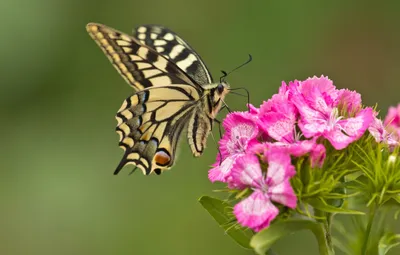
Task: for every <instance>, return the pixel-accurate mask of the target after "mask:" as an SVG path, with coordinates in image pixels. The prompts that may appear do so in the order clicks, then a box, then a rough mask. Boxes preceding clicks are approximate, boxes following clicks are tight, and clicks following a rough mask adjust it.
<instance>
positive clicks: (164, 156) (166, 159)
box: [154, 149, 171, 166]
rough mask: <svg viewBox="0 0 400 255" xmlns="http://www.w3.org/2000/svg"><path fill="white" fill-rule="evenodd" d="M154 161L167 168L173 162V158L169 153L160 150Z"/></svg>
mask: <svg viewBox="0 0 400 255" xmlns="http://www.w3.org/2000/svg"><path fill="white" fill-rule="evenodd" d="M154 161H155V162H156V164H157V165H159V166H167V165H168V164H169V163H170V162H171V156H170V155H169V153H168V151H166V150H164V149H159V151H157V152H156V155H154Z"/></svg>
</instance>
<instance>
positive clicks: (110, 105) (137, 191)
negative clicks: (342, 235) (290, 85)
mask: <svg viewBox="0 0 400 255" xmlns="http://www.w3.org/2000/svg"><path fill="white" fill-rule="evenodd" d="M374 2H375V1H369V2H367V1H345V0H341V1H317V0H315V1H296V0H292V1H270V0H264V1H232V0H231V1H228V0H224V1H212V0H204V1H184V0H179V1H166V0H157V1H155V0H153V1H150V0H148V1H138V0H129V1H128V0H114V1H110V0H107V1H106V0H90V1H88V0H86V1H85V0H69V1H51V0H32V1H23V0H2V1H1V5H0V9H1V10H2V12H1V13H2V14H1V22H0V27H1V31H3V32H2V36H1V39H0V46H1V47H0V56H1V57H0V63H1V66H0V74H1V76H0V77H1V78H0V79H1V86H2V92H1V93H0V113H1V133H0V136H1V140H0V143H1V147H0V148H1V161H0V164H1V172H0V173H1V176H0V199H1V200H0V201H1V202H0V203H1V208H0V254H2V255H3V254H12V255H14V254H41V255H43V254H230V255H233V254H252V252H251V251H244V250H241V249H240V248H239V247H238V246H237V245H236V244H235V243H234V242H233V241H231V240H230V238H229V237H228V236H226V235H224V233H223V231H222V230H221V229H219V227H218V226H217V224H216V223H215V222H214V221H213V220H212V219H211V217H210V216H209V215H208V214H207V212H206V211H204V210H203V209H202V207H201V206H200V205H199V204H198V202H197V199H198V198H199V197H200V196H201V195H203V194H208V195H211V194H212V190H213V189H217V188H221V187H222V186H220V185H218V184H214V185H213V184H211V183H210V182H209V181H208V179H207V170H208V169H209V166H210V165H211V164H212V163H213V161H214V159H215V155H216V151H217V150H216V147H215V146H214V144H213V142H212V141H211V138H210V139H209V141H208V149H207V150H206V152H205V155H203V156H202V157H201V158H198V159H195V158H193V157H192V156H191V153H190V150H189V147H188V145H187V144H186V141H182V143H181V146H180V158H179V160H178V161H177V164H176V166H175V167H174V168H173V170H172V171H169V172H167V173H164V174H163V175H162V176H155V175H154V176H149V177H146V176H143V175H142V174H141V173H140V172H136V173H135V174H133V175H131V176H128V174H127V173H128V172H129V170H130V169H129V167H127V168H126V169H125V171H123V172H122V174H120V175H118V176H113V175H112V173H113V171H114V169H115V167H116V165H117V164H118V162H119V160H120V158H121V157H122V150H121V149H119V148H118V146H117V140H118V136H117V134H116V133H115V132H114V127H115V125H116V121H115V119H114V115H115V113H116V110H117V109H118V108H119V107H120V105H121V103H122V101H123V100H124V99H125V98H126V97H127V96H128V95H129V94H130V93H131V92H132V90H131V89H130V87H129V86H128V85H127V84H126V83H125V82H124V80H123V79H122V78H121V77H119V75H118V73H117V72H116V71H115V70H114V68H113V67H112V65H111V64H110V63H109V62H108V60H107V59H106V57H105V56H104V55H103V53H102V52H101V51H100V49H99V48H98V47H97V45H96V44H95V43H94V42H93V40H92V39H91V38H90V37H89V36H88V34H87V33H86V30H85V25H86V23H88V22H99V23H103V24H106V25H108V26H111V27H114V28H116V29H118V30H121V31H125V32H127V33H130V32H131V31H132V28H133V27H134V26H137V25H139V24H144V23H153V24H162V25H164V26H166V27H169V28H171V29H172V30H174V31H176V32H177V33H178V34H179V35H181V36H182V37H183V38H184V39H186V40H187V41H188V42H189V43H190V44H191V45H192V46H193V47H194V48H195V49H196V50H197V51H198V52H199V54H200V55H201V56H202V57H203V59H204V60H205V61H206V63H207V64H208V66H209V68H210V70H211V71H212V73H213V74H214V78H218V77H219V75H220V70H221V69H224V70H229V69H230V68H232V67H234V66H236V65H238V64H240V63H242V62H243V61H245V60H246V59H247V54H248V53H251V54H252V55H253V58H254V60H253V62H252V63H251V64H250V65H248V66H246V67H245V68H243V69H241V70H240V71H237V72H235V73H234V74H232V75H231V76H230V77H229V79H228V81H229V82H230V83H231V85H232V86H233V87H242V86H245V87H247V88H248V90H249V91H250V93H251V101H252V103H254V104H255V105H259V104H260V103H261V102H262V100H266V99H268V98H269V97H270V96H271V94H272V93H274V92H276V91H277V88H278V86H279V85H280V84H281V81H282V80H285V81H290V80H293V79H305V78H307V77H309V76H313V75H318V76H319V75H321V74H324V75H328V76H329V77H330V78H331V79H333V80H334V82H335V84H336V85H337V86H338V87H348V88H350V89H356V90H357V91H359V92H360V93H362V95H363V102H364V103H365V104H368V105H374V104H375V103H378V104H379V107H380V109H382V111H383V112H386V110H387V107H388V106H389V105H393V104H396V103H397V102H398V101H400V100H399V99H400V97H399V93H400V86H399V84H398V81H397V78H398V77H397V76H398V73H399V70H400V47H399V46H400V32H399V25H400V17H399V11H400V3H399V2H398V1H394V0H393V1H382V3H374ZM376 2H377V1H376ZM227 102H228V104H229V105H230V108H232V109H235V110H243V109H245V102H246V101H245V99H244V98H241V97H237V96H235V95H231V96H229V98H228V99H227ZM223 115H225V112H223V114H221V118H222V117H223ZM182 140H183V139H182ZM275 248H276V251H277V252H279V253H280V254H316V253H317V247H316V242H315V240H314V238H313V237H312V235H311V234H309V233H307V232H301V233H299V234H296V235H294V236H291V237H289V238H285V239H284V240H282V241H280V242H278V244H277V245H276V247H275ZM301 251H302V252H301ZM393 254H395V253H393Z"/></svg>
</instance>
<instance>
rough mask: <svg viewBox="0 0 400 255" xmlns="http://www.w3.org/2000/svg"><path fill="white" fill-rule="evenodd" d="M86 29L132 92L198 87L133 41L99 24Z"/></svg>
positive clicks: (170, 63)
mask: <svg viewBox="0 0 400 255" xmlns="http://www.w3.org/2000/svg"><path fill="white" fill-rule="evenodd" d="M86 29H87V31H88V33H89V34H90V36H91V37H92V38H93V40H94V41H95V42H96V43H97V44H98V45H99V46H100V48H101V49H102V50H103V52H104V53H105V54H106V56H107V57H108V58H109V60H110V61H111V63H112V64H113V65H114V67H115V68H116V69H117V71H118V72H119V73H120V74H121V76H122V77H123V78H124V79H125V80H126V81H127V82H128V83H129V84H130V85H131V86H132V87H133V88H134V89H135V90H136V91H140V90H143V89H145V88H148V87H152V86H165V85H170V84H190V85H192V86H196V87H199V86H198V85H196V84H195V83H194V82H193V81H192V79H191V78H190V77H189V76H188V75H186V74H185V73H184V72H183V71H182V70H181V69H179V68H178V67H177V66H176V65H175V64H174V63H172V62H170V61H168V60H167V59H166V58H165V57H164V56H162V55H161V54H159V53H157V52H156V51H155V50H154V49H152V48H151V47H148V46H146V45H143V44H141V43H140V42H139V41H138V40H137V39H135V38H134V37H132V36H130V35H127V34H124V33H122V32H120V31H117V30H115V29H113V28H110V27H107V26H105V25H102V24H96V23H89V24H88V25H87V26H86Z"/></svg>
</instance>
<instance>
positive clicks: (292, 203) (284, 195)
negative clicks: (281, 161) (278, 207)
mask: <svg viewBox="0 0 400 255" xmlns="http://www.w3.org/2000/svg"><path fill="white" fill-rule="evenodd" d="M268 195H269V197H270V198H271V200H273V201H275V202H278V203H280V204H283V205H285V206H287V207H290V208H292V209H294V208H296V205H297V197H296V195H295V194H294V191H293V188H292V186H291V185H290V182H289V179H286V180H284V181H283V182H281V183H279V184H278V185H275V186H271V187H269V188H268Z"/></svg>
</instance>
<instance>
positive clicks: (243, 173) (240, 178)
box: [229, 154, 263, 189]
mask: <svg viewBox="0 0 400 255" xmlns="http://www.w3.org/2000/svg"><path fill="white" fill-rule="evenodd" d="M262 181H263V176H262V171H261V167H260V162H259V160H258V158H257V156H255V155H252V154H247V155H245V156H243V157H240V158H238V159H237V161H236V164H235V165H234V167H233V169H232V172H231V178H230V180H229V184H230V186H231V187H236V188H238V189H244V188H246V187H253V188H260V184H261V182H262Z"/></svg>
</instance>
